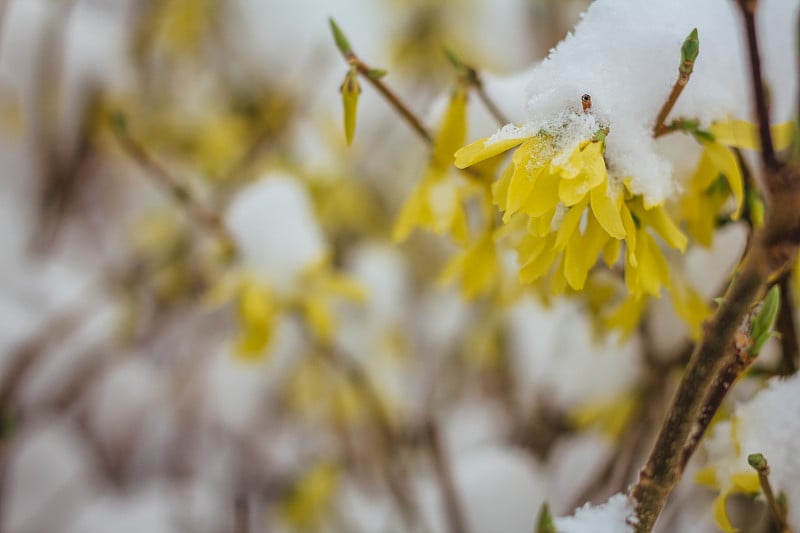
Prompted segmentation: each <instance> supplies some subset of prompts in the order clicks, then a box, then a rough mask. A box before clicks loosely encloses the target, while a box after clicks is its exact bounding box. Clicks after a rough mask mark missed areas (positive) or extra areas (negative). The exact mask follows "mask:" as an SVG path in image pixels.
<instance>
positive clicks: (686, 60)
mask: <svg viewBox="0 0 800 533" xmlns="http://www.w3.org/2000/svg"><path fill="white" fill-rule="evenodd" d="M699 53H700V39H699V38H698V37H697V28H695V29H693V30H692V33H690V34H689V36H688V37H687V38H686V40H685V41H683V46H681V66H680V71H681V72H682V73H683V74H691V73H692V70H694V62H695V60H696V59H697V55H698V54H699Z"/></svg>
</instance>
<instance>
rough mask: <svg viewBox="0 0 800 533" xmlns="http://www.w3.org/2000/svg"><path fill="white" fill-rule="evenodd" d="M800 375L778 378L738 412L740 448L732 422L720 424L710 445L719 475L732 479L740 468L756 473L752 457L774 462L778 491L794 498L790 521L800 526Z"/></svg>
mask: <svg viewBox="0 0 800 533" xmlns="http://www.w3.org/2000/svg"><path fill="white" fill-rule="evenodd" d="M798 415H800V374H795V375H794V376H792V377H790V378H788V379H780V378H773V379H772V380H770V381H769V382H768V384H767V387H766V388H765V389H763V390H761V391H760V392H759V393H758V394H756V395H755V396H754V397H753V398H752V399H751V400H750V401H748V402H744V403H741V404H739V405H738V406H737V407H736V410H735V413H734V419H735V421H736V424H735V428H736V429H735V431H736V436H737V437H738V442H739V447H738V450H739V451H740V452H741V453H736V452H737V446H736V445H735V443H734V442H733V440H732V439H731V422H722V423H720V424H718V425H717V426H716V427H715V428H714V433H713V436H712V438H711V439H709V441H708V443H707V445H706V449H707V451H708V453H709V456H710V457H711V458H712V460H713V461H715V463H714V464H715V465H716V466H717V479H718V480H719V481H720V482H721V483H726V482H727V480H729V479H730V476H731V475H733V474H734V473H736V472H751V471H752V470H751V469H750V467H749V466H748V464H747V456H748V455H749V454H752V453H761V454H763V455H764V457H765V458H766V459H767V462H768V463H769V466H770V474H769V479H770V483H771V484H772V488H773V490H774V491H775V492H776V493H777V492H784V493H785V494H786V498H787V500H788V501H789V509H790V511H789V521H790V525H791V527H792V528H793V529H797V528H800V514H799V513H797V512H794V513H793V512H792V511H791V509H793V505H792V504H794V506H795V507H796V505H797V502H800V456H798V454H797V446H796V444H797V438H798V435H800V416H798Z"/></svg>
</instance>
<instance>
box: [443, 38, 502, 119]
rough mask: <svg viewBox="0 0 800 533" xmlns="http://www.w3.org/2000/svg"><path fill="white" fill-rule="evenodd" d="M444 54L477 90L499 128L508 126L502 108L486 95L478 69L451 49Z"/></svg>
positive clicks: (463, 77)
mask: <svg viewBox="0 0 800 533" xmlns="http://www.w3.org/2000/svg"><path fill="white" fill-rule="evenodd" d="M444 54H445V55H446V56H447V59H448V60H449V61H450V63H451V64H452V65H453V66H454V67H455V68H456V70H458V71H459V75H460V77H461V79H462V80H463V81H464V83H466V85H468V86H470V87H473V88H474V89H475V92H477V93H478V98H480V100H481V102H482V103H483V105H484V106H485V107H486V109H487V111H489V114H491V115H492V117H493V118H494V119H495V121H496V122H497V124H498V125H499V126H505V125H506V124H508V123H509V122H510V121H509V120H508V119H507V118H506V117H505V115H504V114H503V112H502V111H500V108H499V107H497V104H495V103H494V101H493V100H492V99H491V98H490V97H489V95H488V94H487V93H486V89H485V88H484V86H483V79H482V78H481V75H480V73H479V72H478V69H476V68H475V67H473V66H470V65H468V64H466V63H464V61H462V60H461V58H460V57H459V56H458V55H456V54H455V53H454V52H453V51H452V50H450V49H449V48H446V47H445V49H444Z"/></svg>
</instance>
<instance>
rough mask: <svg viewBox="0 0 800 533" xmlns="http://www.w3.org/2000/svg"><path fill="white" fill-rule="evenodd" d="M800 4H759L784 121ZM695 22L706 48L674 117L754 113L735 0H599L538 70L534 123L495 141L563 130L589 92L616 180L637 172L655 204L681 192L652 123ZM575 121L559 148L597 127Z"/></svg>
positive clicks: (778, 113)
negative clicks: (603, 129)
mask: <svg viewBox="0 0 800 533" xmlns="http://www.w3.org/2000/svg"><path fill="white" fill-rule="evenodd" d="M797 10H798V2H797V1H796V0H791V1H787V0H765V1H763V2H761V3H760V4H759V14H758V16H759V28H760V29H761V32H760V36H761V38H762V39H761V52H762V57H764V58H766V60H765V62H764V63H765V77H766V79H767V80H768V81H769V83H770V87H771V94H772V99H773V100H772V102H773V104H772V105H773V118H774V120H776V121H778V122H783V121H786V120H789V119H790V113H791V109H792V105H793V104H792V99H793V95H794V92H795V87H796V81H795V78H796V75H795V72H796V65H795V61H794V58H793V55H792V54H787V53H786V50H792V49H793V48H794V45H793V44H792V43H793V42H794V41H793V35H794V21H795V20H796V19H797V16H796V13H797ZM695 27H696V28H697V29H698V32H699V39H700V55H699V57H698V59H697V61H696V63H695V69H694V73H693V74H692V77H691V80H690V81H689V83H688V85H687V86H686V88H685V89H684V91H683V93H682V94H681V96H680V98H679V99H678V101H677V104H676V105H675V107H674V109H673V111H672V113H671V114H670V116H669V117H668V120H670V119H671V118H676V117H687V118H694V119H698V120H700V121H701V124H703V125H708V124H709V123H711V122H712V121H715V120H721V119H725V118H726V117H728V116H729V115H730V116H734V117H737V118H742V119H746V120H751V121H752V117H753V112H752V109H751V98H750V92H749V91H750V89H749V87H750V83H749V77H748V76H749V75H748V72H747V67H746V66H747V64H748V63H747V61H746V55H745V48H744V42H743V29H742V24H741V21H740V17H739V15H738V13H737V12H736V9H735V7H734V4H733V2H729V1H727V0H707V1H706V2H702V3H698V2H695V1H694V0H676V1H666V0H664V1H659V2H640V1H638V0H598V1H596V2H594V3H593V4H592V5H591V6H590V7H589V9H588V10H587V11H586V12H585V13H584V15H583V18H582V20H581V22H580V23H579V24H578V25H577V26H576V27H575V30H574V32H573V33H572V34H570V35H569V36H568V37H567V38H566V39H565V40H564V41H562V42H561V43H560V44H559V45H558V46H557V47H556V48H555V49H554V50H552V51H551V54H550V56H549V57H548V58H547V59H546V60H545V61H544V62H542V63H541V64H540V65H539V66H537V67H536V68H535V69H534V70H533V73H532V75H531V78H530V84H529V94H530V98H529V101H528V113H529V117H530V118H529V121H528V122H526V123H525V124H524V125H523V126H522V128H521V129H519V128H517V127H514V126H510V127H507V128H505V129H504V130H501V131H500V132H498V134H496V135H495V136H493V137H492V139H491V141H492V142H494V141H498V140H501V139H504V138H511V137H519V136H527V135H531V134H534V133H536V132H538V131H540V130H545V131H551V132H552V131H554V129H557V128H561V125H562V124H564V123H565V120H564V115H565V113H566V114H572V115H576V114H577V115H581V114H582V113H580V111H577V110H576V111H573V112H570V111H569V110H570V109H575V108H576V107H577V106H578V105H579V102H580V98H581V95H583V94H584V93H588V94H589V95H591V97H592V109H591V112H590V114H591V115H594V116H595V117H598V119H599V121H600V122H605V121H607V122H608V124H609V126H610V135H609V136H608V138H607V144H606V160H607V162H608V165H609V170H610V173H611V175H612V178H615V179H616V180H618V181H622V180H624V179H626V178H627V177H632V181H631V186H632V188H633V191H634V192H635V193H637V194H642V195H644V197H645V200H646V201H647V203H649V204H655V203H660V202H662V201H663V200H664V199H667V198H669V197H671V196H672V195H674V194H675V193H676V192H677V182H676V180H675V179H674V178H673V163H672V161H671V160H670V159H669V158H667V157H665V156H664V155H662V154H661V153H659V150H658V146H657V145H658V143H657V141H655V140H654V139H653V137H652V129H653V125H654V124H653V123H654V120H655V117H656V115H657V114H658V111H659V109H660V108H661V106H662V104H663V102H664V101H665V100H666V98H667V95H668V94H669V92H670V90H671V87H672V85H673V84H674V82H675V80H676V78H677V74H678V65H679V62H680V56H681V55H680V49H681V45H682V43H683V41H684V39H685V38H686V37H687V36H688V35H689V33H690V32H691V30H692V29H693V28H695ZM767 29H768V31H767ZM584 116H585V115H584ZM567 124H568V127H567V130H568V131H567V134H566V135H565V139H563V140H562V139H557V140H556V141H557V142H556V144H557V147H558V148H559V149H563V148H568V147H569V146H570V145H571V144H572V143H574V139H575V138H576V137H578V136H581V135H583V136H586V133H587V132H586V131H585V128H586V122H585V121H582V120H574V121H571V122H570V121H567ZM559 131H563V130H559ZM584 138H585V137H584Z"/></svg>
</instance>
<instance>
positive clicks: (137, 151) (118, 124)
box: [111, 116, 235, 252]
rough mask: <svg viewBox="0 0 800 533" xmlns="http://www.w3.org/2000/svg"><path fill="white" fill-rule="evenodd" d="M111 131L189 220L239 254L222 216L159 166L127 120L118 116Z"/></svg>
mask: <svg viewBox="0 0 800 533" xmlns="http://www.w3.org/2000/svg"><path fill="white" fill-rule="evenodd" d="M113 122H114V124H113V126H112V127H111V131H112V132H113V133H114V137H115V138H116V139H117V142H118V143H119V145H120V147H121V148H122V149H123V150H124V151H125V153H127V154H128V155H129V156H130V157H131V159H133V160H134V161H136V163H138V164H139V166H140V167H142V169H143V170H144V171H145V175H146V176H147V177H148V178H150V180H151V181H152V182H153V183H154V184H155V185H156V186H157V187H158V188H159V189H161V190H162V191H163V192H164V193H165V194H167V195H168V196H170V197H171V198H172V199H173V200H174V201H175V203H177V204H178V205H180V206H181V207H183V208H184V209H185V211H186V213H187V214H188V215H189V217H190V218H191V219H192V220H194V221H195V222H197V223H198V224H199V225H201V226H203V227H205V228H207V229H209V230H210V231H212V232H213V233H214V234H216V235H217V236H218V237H219V238H220V240H221V241H222V242H223V243H224V244H225V245H226V246H227V247H228V249H229V250H230V251H231V252H235V244H234V243H235V241H234V239H233V237H232V236H231V235H230V233H229V232H228V229H227V228H226V227H225V224H224V223H223V222H222V219H221V218H220V216H219V215H218V214H217V213H216V212H214V211H212V210H210V209H208V208H206V207H205V206H203V205H201V204H200V202H199V201H198V200H197V199H196V198H195V197H194V196H192V194H191V192H190V191H189V189H188V188H187V187H186V186H185V185H183V184H182V183H181V182H180V181H179V180H177V179H176V178H175V177H173V176H172V175H171V174H170V173H169V172H167V170H166V169H165V168H164V167H163V166H162V165H161V164H160V163H158V162H157V161H156V160H155V159H154V158H153V157H152V156H151V155H150V154H149V153H148V152H147V150H146V149H145V148H144V146H142V145H141V144H140V143H139V142H138V141H137V140H136V139H134V138H133V137H132V136H131V135H130V133H129V132H128V129H127V126H126V125H125V121H124V118H123V117H121V116H115V117H114V118H113Z"/></svg>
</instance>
